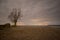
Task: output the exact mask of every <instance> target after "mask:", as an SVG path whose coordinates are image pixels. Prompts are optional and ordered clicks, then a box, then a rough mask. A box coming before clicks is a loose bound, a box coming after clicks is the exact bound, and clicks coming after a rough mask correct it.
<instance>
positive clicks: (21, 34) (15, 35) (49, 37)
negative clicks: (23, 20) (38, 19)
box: [0, 26, 60, 40]
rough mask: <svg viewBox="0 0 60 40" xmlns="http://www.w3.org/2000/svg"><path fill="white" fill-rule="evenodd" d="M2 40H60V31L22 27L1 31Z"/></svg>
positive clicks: (0, 39)
mask: <svg viewBox="0 0 60 40" xmlns="http://www.w3.org/2000/svg"><path fill="white" fill-rule="evenodd" d="M0 40H60V29H58V28H53V27H48V26H47V27H40V26H35V27H34V26H31V27H30V26H21V27H12V28H9V29H6V30H0Z"/></svg>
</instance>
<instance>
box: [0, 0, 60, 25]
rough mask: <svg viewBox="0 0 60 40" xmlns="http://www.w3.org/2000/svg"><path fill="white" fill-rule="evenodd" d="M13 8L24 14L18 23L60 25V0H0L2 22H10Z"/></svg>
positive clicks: (0, 19)
mask: <svg viewBox="0 0 60 40" xmlns="http://www.w3.org/2000/svg"><path fill="white" fill-rule="evenodd" d="M13 8H17V9H20V8H21V14H22V15H23V17H22V18H21V20H20V19H19V20H18V22H17V25H60V0H0V24H5V23H8V22H10V21H9V20H8V15H9V14H10V12H11V10H12V9H13Z"/></svg>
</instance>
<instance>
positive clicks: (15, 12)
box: [8, 8, 21, 26]
mask: <svg viewBox="0 0 60 40" xmlns="http://www.w3.org/2000/svg"><path fill="white" fill-rule="evenodd" d="M8 18H9V19H10V21H11V22H12V23H14V26H16V24H17V21H18V19H19V18H21V10H18V9H16V8H13V10H12V12H11V14H10V15H9V16H8Z"/></svg>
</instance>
